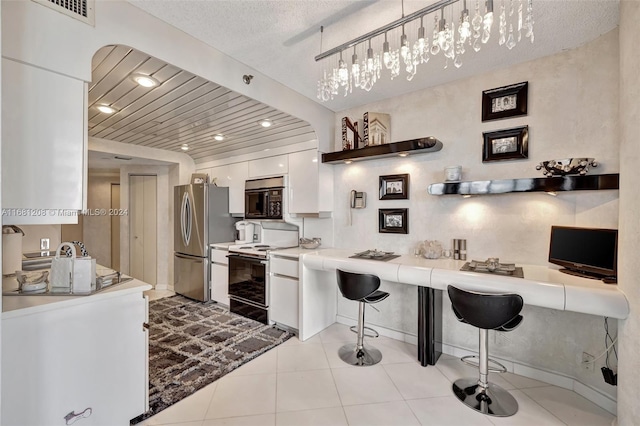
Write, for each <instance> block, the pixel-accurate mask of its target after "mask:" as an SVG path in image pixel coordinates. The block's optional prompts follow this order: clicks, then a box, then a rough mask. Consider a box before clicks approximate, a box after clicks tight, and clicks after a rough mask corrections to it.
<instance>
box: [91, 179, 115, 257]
mask: <svg viewBox="0 0 640 426" xmlns="http://www.w3.org/2000/svg"><path fill="white" fill-rule="evenodd" d="M113 183H116V184H119V183H120V173H119V172H104V171H101V170H89V179H88V188H87V196H88V199H87V208H88V209H89V210H90V211H96V210H99V209H104V210H105V211H107V212H109V210H110V209H111V184H113ZM111 217H112V216H111V215H109V214H105V215H87V216H84V217H83V220H82V235H83V236H82V238H83V242H84V245H85V247H86V248H87V251H88V252H89V255H90V256H91V257H93V258H94V259H96V261H97V263H98V264H99V265H103V266H107V267H111V266H112V263H111ZM118 219H119V218H118Z"/></svg>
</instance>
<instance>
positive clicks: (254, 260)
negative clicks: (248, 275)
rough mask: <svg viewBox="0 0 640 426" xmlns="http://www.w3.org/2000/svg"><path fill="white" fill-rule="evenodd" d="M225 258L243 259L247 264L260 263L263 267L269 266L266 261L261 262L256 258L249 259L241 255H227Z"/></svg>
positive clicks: (249, 257)
mask: <svg viewBox="0 0 640 426" xmlns="http://www.w3.org/2000/svg"><path fill="white" fill-rule="evenodd" d="M226 257H227V259H243V260H247V261H249V262H254V263H262V264H263V265H268V264H269V261H268V260H262V259H258V258H257V257H251V256H243V255H241V254H228V255H227V256H226Z"/></svg>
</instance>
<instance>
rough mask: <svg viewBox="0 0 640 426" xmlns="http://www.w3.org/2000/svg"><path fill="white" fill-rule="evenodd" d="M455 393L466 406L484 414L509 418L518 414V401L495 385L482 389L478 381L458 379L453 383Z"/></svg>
mask: <svg viewBox="0 0 640 426" xmlns="http://www.w3.org/2000/svg"><path fill="white" fill-rule="evenodd" d="M453 393H454V394H455V395H456V396H457V397H458V399H459V400H460V401H462V403H463V404H464V405H466V406H467V407H469V408H472V409H474V410H476V411H478V412H480V413H482V414H487V415H489V416H495V417H508V416H513V415H514V414H516V413H517V412H518V401H516V399H515V398H514V397H513V396H512V395H511V394H510V393H509V392H507V391H506V390H504V389H502V388H501V387H500V386H498V385H496V384H493V383H489V384H488V386H487V388H482V387H481V386H480V385H478V379H458V380H456V381H455V382H454V383H453Z"/></svg>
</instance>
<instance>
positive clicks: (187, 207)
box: [180, 192, 191, 246]
mask: <svg viewBox="0 0 640 426" xmlns="http://www.w3.org/2000/svg"><path fill="white" fill-rule="evenodd" d="M180 230H181V233H182V242H183V243H184V245H185V246H188V245H189V242H190V240H191V200H190V198H189V192H185V193H184V195H183V196H182V206H181V208H180Z"/></svg>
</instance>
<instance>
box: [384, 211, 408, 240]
mask: <svg viewBox="0 0 640 426" xmlns="http://www.w3.org/2000/svg"><path fill="white" fill-rule="evenodd" d="M378 232H382V233H387V234H408V233H409V209H378Z"/></svg>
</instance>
